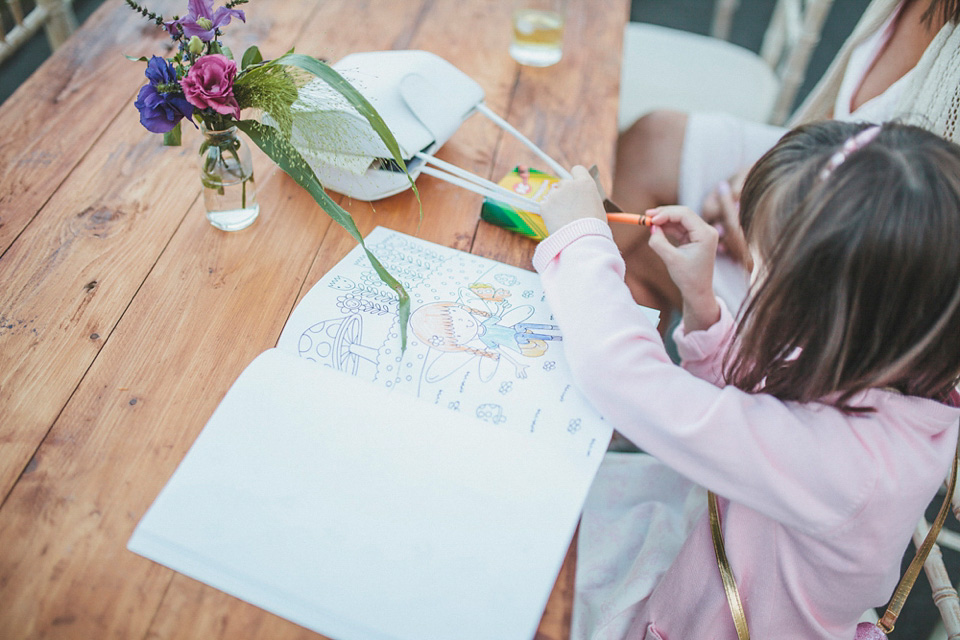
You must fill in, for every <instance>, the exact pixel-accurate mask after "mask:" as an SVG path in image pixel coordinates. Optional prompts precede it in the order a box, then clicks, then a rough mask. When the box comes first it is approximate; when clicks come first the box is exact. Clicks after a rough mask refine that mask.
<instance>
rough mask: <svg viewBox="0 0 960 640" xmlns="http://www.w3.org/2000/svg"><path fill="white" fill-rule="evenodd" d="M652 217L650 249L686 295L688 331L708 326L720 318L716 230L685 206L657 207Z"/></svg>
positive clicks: (684, 322) (684, 309)
mask: <svg viewBox="0 0 960 640" xmlns="http://www.w3.org/2000/svg"><path fill="white" fill-rule="evenodd" d="M647 213H648V214H649V215H650V216H652V218H653V220H652V222H653V226H651V227H650V248H651V249H653V251H654V252H655V253H656V254H657V255H658V256H660V258H661V259H662V260H663V263H664V264H665V265H667V271H668V272H669V273H670V278H671V279H672V280H673V282H674V284H676V285H677V288H678V289H680V295H682V296H683V324H684V326H685V328H686V330H687V331H688V332H689V331H697V330H700V329H706V328H708V327H710V326H711V325H713V324H714V323H715V322H716V321H717V320H719V319H720V306H719V305H718V304H717V298H716V296H714V293H713V262H714V258H715V256H716V252H717V240H718V234H717V230H716V229H715V228H713V227H712V226H710V225H709V224H707V223H706V222H704V221H703V220H702V219H701V218H700V216H698V215H697V214H696V213H694V212H693V211H691V210H690V209H688V208H686V207H680V206H672V207H658V208H656V209H651V210H649V211H648V212H647Z"/></svg>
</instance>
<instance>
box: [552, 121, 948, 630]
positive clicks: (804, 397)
mask: <svg viewBox="0 0 960 640" xmlns="http://www.w3.org/2000/svg"><path fill="white" fill-rule="evenodd" d="M741 206H742V208H741V218H742V220H741V221H742V224H743V227H744V229H745V231H746V237H747V239H748V242H749V246H750V248H751V251H752V253H753V256H754V265H755V266H754V274H753V277H754V282H753V285H752V286H751V297H750V298H749V299H748V302H747V303H746V304H745V307H744V308H743V309H742V312H741V314H740V318H739V320H738V321H737V322H736V324H735V321H734V319H733V317H732V316H731V313H730V311H729V310H728V309H727V308H726V307H725V306H724V305H723V303H721V302H718V300H717V299H716V298H715V297H714V294H713V292H712V289H711V284H710V283H711V276H712V269H713V259H714V251H715V248H716V243H717V234H716V231H715V230H713V229H712V228H711V227H709V226H708V225H707V224H706V223H704V222H703V221H702V220H701V219H700V218H699V217H698V216H697V215H695V214H694V213H693V212H691V211H689V210H687V209H684V208H682V207H665V208H660V209H658V210H654V212H655V213H654V217H653V223H654V226H653V234H652V236H651V239H650V243H651V246H652V247H653V248H654V250H655V251H657V253H658V254H659V255H660V256H661V257H662V258H663V260H664V262H665V263H666V265H667V266H668V268H669V271H670V275H671V277H672V278H673V280H674V281H675V282H676V284H677V286H678V288H679V289H680V291H681V293H682V295H683V311H682V312H683V322H682V324H681V326H680V327H679V328H678V329H677V331H676V334H675V338H676V342H677V346H678V350H679V352H680V354H681V357H682V359H683V368H680V367H677V366H675V365H673V364H671V362H670V360H669V358H668V357H667V354H666V353H665V351H664V348H663V345H662V343H661V341H660V338H659V336H658V334H657V331H656V329H655V328H654V327H653V326H651V325H650V323H649V322H648V321H647V320H646V319H645V318H644V317H643V314H642V313H641V312H640V309H639V308H638V307H637V305H636V304H635V303H634V301H633V299H632V297H631V295H630V292H629V291H628V289H627V287H626V286H625V284H624V282H623V277H624V263H623V260H622V259H621V257H620V254H619V253H618V251H617V248H616V245H615V244H614V242H613V240H612V238H611V233H610V229H609V227H608V226H607V224H606V222H605V219H604V213H603V208H602V206H601V202H600V198H599V196H598V195H597V192H596V188H595V186H594V184H593V182H592V180H591V178H590V176H589V175H588V174H587V172H586V171H584V170H583V169H582V167H577V168H575V169H574V172H573V179H572V180H569V181H566V182H564V183H562V184H561V185H560V186H559V188H557V189H556V191H555V192H554V193H553V194H552V195H551V196H549V197H548V198H547V200H546V201H545V202H544V205H543V216H544V219H545V221H546V223H547V227H548V229H549V230H550V232H551V235H550V236H549V237H548V238H547V239H546V240H544V241H543V242H542V243H541V244H540V246H539V247H538V248H537V252H536V254H535V256H534V266H535V267H536V269H537V270H538V271H539V272H540V273H541V274H542V280H543V286H544V288H545V290H546V293H547V299H548V301H549V303H550V306H551V309H552V310H553V312H554V315H555V317H556V319H557V322H558V324H559V325H560V327H561V330H562V331H563V336H564V344H565V345H566V353H567V357H568V359H569V362H570V366H571V368H572V370H573V372H574V375H575V377H576V379H577V381H578V384H579V386H580V388H581V390H582V391H583V393H584V394H585V395H586V396H587V397H588V399H589V400H590V401H591V402H592V403H593V404H594V405H595V406H596V408H597V409H598V410H599V411H600V412H601V413H602V414H603V415H604V416H605V417H606V418H607V419H609V420H610V422H611V423H612V424H613V425H614V426H615V427H616V428H617V429H618V430H619V431H620V432H621V433H623V434H624V435H626V436H627V437H628V438H630V439H631V440H632V441H633V442H634V443H636V444H637V445H638V446H639V447H640V448H641V449H643V450H645V451H646V452H648V453H650V454H652V455H653V456H655V457H656V458H657V459H659V460H660V461H661V462H662V463H663V464H665V465H667V466H668V467H671V468H672V469H674V470H676V471H677V472H679V473H680V474H682V475H683V476H685V477H687V478H689V479H690V480H692V481H693V482H695V483H697V484H699V485H701V486H703V487H706V488H707V489H710V490H712V491H714V492H715V493H716V494H718V495H719V496H720V514H721V521H722V523H723V535H724V537H725V542H726V554H727V557H728V559H729V562H730V564H731V566H732V569H733V573H734V575H735V577H736V581H737V585H738V587H739V592H740V596H741V598H742V600H743V604H744V608H745V610H746V618H747V621H748V624H749V627H750V631H751V635H752V637H754V638H760V639H765V638H804V639H812V638H824V639H837V640H851V639H852V638H853V637H854V630H855V627H856V623H857V620H858V618H860V616H861V615H862V614H863V613H864V612H865V611H866V610H867V609H868V608H870V607H876V606H882V605H884V604H886V601H887V599H888V598H889V597H890V594H891V592H892V591H893V588H894V586H895V585H896V583H897V580H898V579H899V572H900V559H901V557H902V555H903V553H904V550H905V549H906V547H907V544H908V542H909V540H910V536H911V532H912V531H913V529H914V527H915V526H916V523H917V522H918V521H919V519H920V517H921V516H922V514H923V511H924V508H925V507H926V506H927V504H928V503H929V502H930V500H931V499H932V497H933V496H934V494H935V493H936V491H937V488H938V487H939V485H940V484H941V483H942V482H943V479H944V477H945V476H946V475H947V473H948V471H949V468H950V464H951V461H952V459H953V458H954V456H955V455H956V451H957V449H956V445H957V421H958V418H960V409H958V408H957V406H956V402H955V400H956V393H955V392H954V389H955V387H956V385H957V382H958V379H960V148H958V147H956V146H954V145H953V144H951V143H948V142H945V141H943V140H942V139H940V138H938V137H937V136H935V135H933V134H930V133H927V132H925V131H923V130H921V129H917V128H914V127H908V126H904V125H894V124H887V125H883V127H867V126H865V125H857V124H850V123H841V122H826V123H820V124H814V125H807V126H805V127H803V128H800V129H797V130H795V131H792V132H790V133H788V134H787V135H786V136H784V138H783V139H782V140H781V141H780V142H779V143H778V144H777V145H776V146H775V147H774V148H773V149H772V150H771V151H769V152H768V153H767V154H766V155H765V156H763V157H762V158H761V159H760V160H759V162H758V163H757V164H756V166H755V167H754V168H753V169H752V170H751V172H750V175H749V177H748V178H747V182H746V185H745V187H744V192H743V199H742V205H741ZM668 235H672V236H674V242H670V241H669V240H668ZM731 345H735V348H730V346H731ZM634 456H635V457H636V458H637V459H644V458H648V457H647V456H642V455H641V456H637V455H636V454H634ZM648 459H649V458H648ZM646 481H647V478H646V477H636V478H635V479H634V483H635V484H637V485H639V486H642V485H643V484H644V483H645V482H646ZM615 497H616V496H614V498H615ZM591 501H592V502H596V500H595V497H594V496H592V497H591ZM599 502H600V503H603V500H602V499H601V500H599ZM588 507H589V505H588ZM643 508H644V505H634V509H633V510H634V511H642V510H643ZM590 517H591V514H590V512H589V508H588V509H587V510H586V511H585V513H584V525H586V524H588V523H587V520H588V519H589V518H590ZM584 525H582V528H581V534H582V532H583V527H584ZM633 531H636V533H637V536H640V535H641V531H645V532H646V531H648V530H645V529H642V528H634V529H633ZM621 533H622V532H621ZM613 534H615V532H613ZM586 543H587V541H585V540H581V543H580V550H581V553H582V554H583V557H586V558H588V561H589V549H585V548H584V545H585V544H586ZM657 544H659V542H657ZM623 548H624V553H623V554H621V557H620V559H619V561H620V563H627V564H628V566H629V563H631V562H632V558H631V556H633V555H635V554H638V553H643V554H646V555H647V556H649V555H650V553H651V551H650V549H645V548H644V541H643V540H631V541H629V545H628V546H624V547H623ZM656 551H657V549H654V550H653V555H656ZM671 560H672V563H670V564H669V567H668V568H666V569H665V570H664V573H663V575H662V577H659V579H658V580H656V581H655V584H654V585H649V586H644V585H648V583H649V580H647V579H645V577H644V576H643V571H644V567H643V566H639V567H637V566H634V567H633V569H632V570H630V571H627V572H623V571H619V567H620V565H617V564H616V563H613V562H611V563H610V564H609V565H608V566H606V567H599V568H598V567H594V569H596V571H594V574H593V578H592V579H593V580H594V584H593V587H597V586H598V584H597V583H602V582H603V580H604V577H603V576H607V578H606V579H607V580H608V581H609V582H610V584H609V585H607V586H612V587H614V588H608V589H606V590H604V589H594V590H593V592H594V593H602V594H604V598H605V601H602V602H581V601H580V600H579V599H578V605H577V606H586V607H588V608H590V610H591V611H592V612H593V613H592V615H591V616H588V617H587V618H588V621H589V622H590V624H591V625H592V628H590V629H586V630H581V631H583V633H582V635H583V636H586V637H593V638H615V637H617V638H619V637H627V638H637V639H661V640H681V639H682V640H686V639H692V638H696V639H706V638H711V639H714V638H719V639H725V640H726V639H729V640H735V639H736V638H737V635H736V631H735V628H734V624H733V618H732V616H731V613H730V610H729V608H728V604H727V600H726V597H725V595H724V588H723V585H722V582H721V578H720V573H719V570H718V568H717V561H716V558H715V552H714V548H713V543H712V539H711V530H710V525H709V523H708V520H707V515H706V514H705V513H703V512H702V511H701V512H700V513H699V514H698V517H697V518H696V519H695V521H694V523H693V525H692V528H691V531H690V532H689V535H688V536H687V538H686V541H685V542H684V543H683V546H682V549H680V550H679V553H678V554H677V555H676V557H675V559H673V558H668V559H667V562H670V561H671ZM654 564H656V563H654ZM651 570H653V571H656V570H657V569H656V567H653V568H652V569H651ZM604 571H606V572H607V573H604ZM618 571H619V573H618ZM580 575H581V574H580V571H579V568H578V579H579V577H580ZM600 586H602V585H600ZM651 588H652V591H651ZM578 591H582V585H579V584H578ZM580 595H583V594H582V593H581V594H580ZM587 595H588V596H589V594H587ZM588 599H589V598H588ZM581 617H582V616H581Z"/></svg>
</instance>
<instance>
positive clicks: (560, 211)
mask: <svg viewBox="0 0 960 640" xmlns="http://www.w3.org/2000/svg"><path fill="white" fill-rule="evenodd" d="M570 173H571V174H572V176H573V177H572V178H570V179H569V180H562V181H561V182H558V183H557V184H556V185H554V187H553V189H552V190H551V191H550V193H548V194H547V197H546V198H545V199H544V200H543V202H542V203H541V204H540V215H541V216H542V217H543V222H544V223H545V224H546V225H547V231H548V232H549V233H551V234H552V233H555V232H556V231H557V229H559V228H560V227H563V226H564V225H566V224H569V223H570V222H573V221H574V220H579V219H581V218H597V219H598V220H603V221H604V222H606V220H607V214H606V213H605V212H604V210H603V200H602V199H601V198H600V192H599V191H597V184H596V183H595V182H594V181H593V178H592V177H591V176H590V174H589V173H588V172H587V170H586V169H585V168H583V167H581V166H579V165H578V166H576V167H574V168H573V169H572V170H571V172H570Z"/></svg>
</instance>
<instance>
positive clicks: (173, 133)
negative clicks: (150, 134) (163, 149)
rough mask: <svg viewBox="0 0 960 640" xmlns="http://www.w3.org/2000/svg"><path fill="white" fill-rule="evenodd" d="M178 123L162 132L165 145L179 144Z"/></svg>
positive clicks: (177, 145) (174, 145)
mask: <svg viewBox="0 0 960 640" xmlns="http://www.w3.org/2000/svg"><path fill="white" fill-rule="evenodd" d="M180 137H181V136H180V123H179V122H178V123H177V124H175V125H173V129H170V131H167V132H166V133H165V134H163V144H164V146H167V147H179V146H180Z"/></svg>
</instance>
